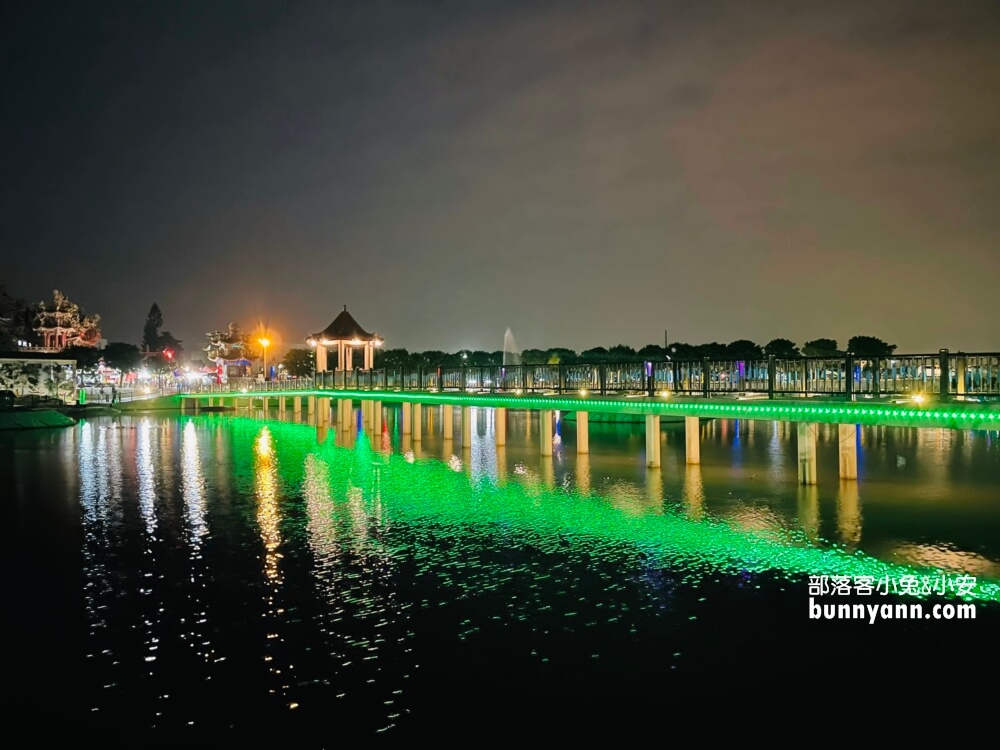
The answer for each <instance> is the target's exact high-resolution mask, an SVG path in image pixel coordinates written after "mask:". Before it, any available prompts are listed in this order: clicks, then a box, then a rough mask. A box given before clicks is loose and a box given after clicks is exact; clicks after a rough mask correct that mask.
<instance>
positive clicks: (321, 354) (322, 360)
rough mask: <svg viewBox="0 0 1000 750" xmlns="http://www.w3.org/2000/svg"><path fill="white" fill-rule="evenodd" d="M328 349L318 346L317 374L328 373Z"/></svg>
mask: <svg viewBox="0 0 1000 750" xmlns="http://www.w3.org/2000/svg"><path fill="white" fill-rule="evenodd" d="M326 355H327V349H326V347H325V346H323V345H322V344H317V345H316V372H326V371H327V366H326Z"/></svg>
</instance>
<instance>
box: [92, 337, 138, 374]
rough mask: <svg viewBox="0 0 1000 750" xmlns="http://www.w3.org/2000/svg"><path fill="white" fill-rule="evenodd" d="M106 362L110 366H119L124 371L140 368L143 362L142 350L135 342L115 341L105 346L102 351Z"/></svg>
mask: <svg viewBox="0 0 1000 750" xmlns="http://www.w3.org/2000/svg"><path fill="white" fill-rule="evenodd" d="M102 355H103V359H104V364H106V365H108V366H109V367H117V368H118V369H119V370H121V371H122V372H129V371H130V370H138V369H139V365H141V364H142V352H140V351H139V347H137V346H136V345H135V344H126V343H125V342H123V341H113V342H111V343H110V344H108V345H107V346H106V347H104V350H103V351H102Z"/></svg>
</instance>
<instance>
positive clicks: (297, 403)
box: [292, 396, 302, 414]
mask: <svg viewBox="0 0 1000 750" xmlns="http://www.w3.org/2000/svg"><path fill="white" fill-rule="evenodd" d="M301 413H302V396H296V397H295V398H293V399H292V414H301Z"/></svg>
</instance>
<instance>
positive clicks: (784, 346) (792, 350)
mask: <svg viewBox="0 0 1000 750" xmlns="http://www.w3.org/2000/svg"><path fill="white" fill-rule="evenodd" d="M834 343H836V342H834ZM834 348H836V347H834ZM764 354H767V355H770V356H772V357H777V358H778V359H794V358H795V357H798V356H799V348H798V347H797V346H796V345H795V342H794V341H792V340H790V339H771V340H770V341H768V342H767V343H766V344H765V345H764Z"/></svg>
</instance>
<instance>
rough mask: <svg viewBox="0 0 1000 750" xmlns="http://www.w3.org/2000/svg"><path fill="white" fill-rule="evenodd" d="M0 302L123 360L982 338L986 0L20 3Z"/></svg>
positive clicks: (998, 167)
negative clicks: (335, 335)
mask: <svg viewBox="0 0 1000 750" xmlns="http://www.w3.org/2000/svg"><path fill="white" fill-rule="evenodd" d="M17 5H18V7H16V8H14V9H11V8H8V9H7V10H6V11H5V18H4V22H3V24H2V29H0V38H2V44H0V54H2V66H0V79H2V92H3V110H4V116H3V118H0V152H2V160H3V161H2V163H3V177H4V179H3V180H2V190H3V195H2V201H0V247H2V258H3V261H2V266H0V282H5V283H6V284H7V288H8V291H9V292H10V293H12V294H14V295H16V296H20V297H25V298H27V299H29V300H31V301H38V300H40V299H42V298H43V297H46V298H48V297H49V296H50V293H51V290H52V289H53V288H58V289H61V290H62V291H64V292H65V293H66V294H68V295H69V296H70V297H71V298H72V299H74V301H76V302H78V303H80V304H81V305H82V306H83V307H84V308H85V310H86V311H87V312H92V313H99V314H100V315H101V316H102V317H103V319H104V324H103V326H102V327H103V330H104V336H105V337H106V338H108V339H110V340H112V341H115V340H126V341H132V342H134V343H138V341H139V339H140V337H141V334H142V324H143V321H144V318H145V315H146V312H147V310H148V309H149V306H150V304H151V303H152V302H153V301H154V300H155V301H156V302H158V303H159V305H160V307H161V308H162V310H163V314H164V320H165V325H164V328H165V329H167V330H170V331H172V332H173V334H174V335H175V336H177V337H179V338H181V339H183V340H184V343H185V346H186V348H187V349H188V350H189V351H190V350H196V349H198V348H201V346H203V345H204V332H205V331H208V330H212V329H215V328H223V327H225V325H226V324H227V323H228V322H229V321H230V320H235V321H238V322H239V323H240V324H241V325H243V327H245V328H249V327H251V326H253V325H255V324H256V323H257V322H258V321H263V322H266V323H267V324H268V325H269V327H270V329H271V331H272V337H273V338H282V339H284V341H285V344H286V345H290V344H296V345H301V344H302V342H303V339H304V338H305V337H306V335H308V334H309V333H310V332H313V331H318V330H320V329H322V328H324V327H325V326H326V325H327V324H328V323H329V322H330V321H331V320H332V319H333V318H334V317H335V316H336V315H337V313H338V312H339V311H340V310H341V309H342V305H344V304H347V305H348V306H349V309H350V310H351V312H352V313H353V314H354V316H355V317H356V318H357V320H358V322H359V323H361V325H363V326H365V327H366V328H368V329H369V330H371V329H374V330H377V331H378V332H379V333H381V334H382V335H383V336H384V337H385V339H386V346H388V347H396V346H402V347H406V348H408V349H410V350H423V349H431V348H434V349H445V350H457V349H459V348H471V349H488V350H495V349H499V348H501V346H502V343H503V336H504V331H505V330H506V329H507V327H508V326H509V327H510V328H511V329H512V331H513V333H514V336H515V338H516V340H517V344H518V345H519V346H520V347H522V348H527V347H540V348H545V347H550V346H567V347H571V348H574V349H578V350H580V349H584V348H588V347H591V346H599V345H600V346H610V345H613V344H616V343H624V344H629V345H633V346H638V345H641V344H644V343H662V342H663V331H664V329H668V330H669V336H670V339H671V340H677V341H687V342H691V343H702V342H708V341H720V342H728V341H732V340H734V339H740V338H749V339H753V340H755V341H758V342H759V343H765V342H767V341H768V340H770V339H772V338H775V337H779V336H781V337H787V338H790V339H792V340H794V341H796V342H797V343H799V344H801V343H802V342H803V341H804V340H806V339H810V338H818V337H829V338H835V339H837V340H838V342H839V343H840V344H841V346H844V345H845V344H846V340H847V339H848V338H849V337H850V336H852V335H855V334H864V335H874V336H878V337H880V338H883V339H886V340H887V341H889V342H890V343H894V344H897V345H898V347H899V349H898V350H897V351H900V352H906V351H910V352H916V351H936V350H937V349H938V348H940V347H949V348H951V349H965V350H967V351H977V350H978V351H983V350H993V351H996V350H997V349H1000V325H998V323H997V321H998V320H1000V308H998V303H997V299H998V292H997V289H998V282H1000V4H998V3H997V2H996V1H995V0H983V1H982V2H966V0H957V1H956V2H940V1H938V2H920V1H913V0H895V1H892V2H883V1H882V0H864V1H863V2H854V1H852V0H847V1H845V0H841V1H840V2H831V3H816V2H803V0H788V1H787V2H764V1H763V0H762V1H761V2H745V1H743V2H683V3H681V2H663V1H662V0H660V1H659V2H642V3H640V2H600V3H597V2H574V3H554V2H545V1H543V0H531V1H530V2H515V1H514V0H504V1H503V2H470V1H469V0H462V1H460V2H433V3H431V2H427V3H418V2H372V1H371V0H367V1H365V2H358V3H346V2H341V3H338V2H334V0H325V1H324V2H296V3H284V2H273V3H262V2H251V1H248V0H240V1H239V2H222V1H221V0H214V1H213V2H196V3H187V2H178V1H176V0H171V1H170V2H146V3H139V2H129V3H112V2H93V3H88V2H70V3H65V4H57V3H46V2H20V3H18V4H17Z"/></svg>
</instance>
